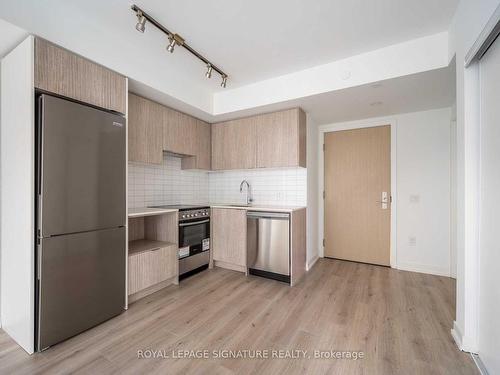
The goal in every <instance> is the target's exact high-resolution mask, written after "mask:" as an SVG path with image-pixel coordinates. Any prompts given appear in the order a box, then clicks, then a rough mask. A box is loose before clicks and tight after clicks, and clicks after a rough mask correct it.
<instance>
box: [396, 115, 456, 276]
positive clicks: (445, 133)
mask: <svg viewBox="0 0 500 375" xmlns="http://www.w3.org/2000/svg"><path fill="white" fill-rule="evenodd" d="M396 121H397V244H396V248H397V256H396V259H397V267H398V268H399V269H406V270H411V271H422V272H427V273H432V274H436V275H445V276H450V122H451V110H450V108H445V109H438V110H433V111H426V112H416V113H410V114H404V115H398V116H396ZM412 239H413V240H416V241H415V244H414V245H412V244H411V243H410V242H411V240H412Z"/></svg>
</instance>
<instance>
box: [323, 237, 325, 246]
mask: <svg viewBox="0 0 500 375" xmlns="http://www.w3.org/2000/svg"><path fill="white" fill-rule="evenodd" d="M323 247H325V239H324V238H323Z"/></svg>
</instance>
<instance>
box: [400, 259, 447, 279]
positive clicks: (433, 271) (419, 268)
mask: <svg viewBox="0 0 500 375" xmlns="http://www.w3.org/2000/svg"><path fill="white" fill-rule="evenodd" d="M395 268H396V269H398V270H401V271H410V272H419V273H427V274H430V275H437V276H446V277H450V270H449V268H445V267H436V266H429V265H426V264H418V263H406V262H398V264H397V265H396V267H395Z"/></svg>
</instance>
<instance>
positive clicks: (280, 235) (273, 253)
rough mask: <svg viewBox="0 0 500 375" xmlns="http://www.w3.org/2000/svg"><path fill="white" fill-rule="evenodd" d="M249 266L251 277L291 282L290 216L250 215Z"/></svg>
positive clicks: (261, 213) (248, 233)
mask: <svg viewBox="0 0 500 375" xmlns="http://www.w3.org/2000/svg"><path fill="white" fill-rule="evenodd" d="M247 264H248V268H249V272H250V273H251V274H255V275H259V276H267V277H270V278H275V279H278V280H282V281H286V282H289V281H290V218H289V215H288V214H280V213H271V212H270V213H266V212H248V213H247Z"/></svg>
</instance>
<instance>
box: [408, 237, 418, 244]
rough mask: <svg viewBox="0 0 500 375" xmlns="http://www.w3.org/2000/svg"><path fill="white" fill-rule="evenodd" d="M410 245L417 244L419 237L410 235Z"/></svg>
mask: <svg viewBox="0 0 500 375" xmlns="http://www.w3.org/2000/svg"><path fill="white" fill-rule="evenodd" d="M408 245H410V246H417V237H415V236H408Z"/></svg>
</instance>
